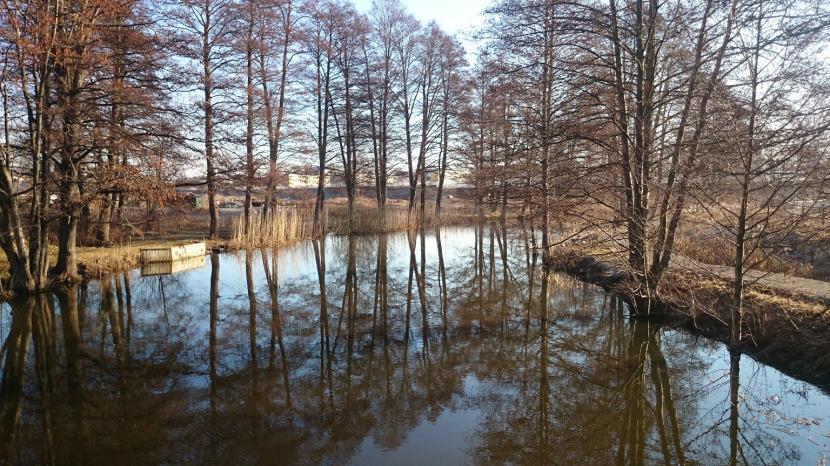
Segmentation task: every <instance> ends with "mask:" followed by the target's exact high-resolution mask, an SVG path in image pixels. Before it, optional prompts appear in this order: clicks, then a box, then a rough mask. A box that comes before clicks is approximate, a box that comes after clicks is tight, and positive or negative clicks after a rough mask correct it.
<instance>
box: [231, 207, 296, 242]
mask: <svg viewBox="0 0 830 466" xmlns="http://www.w3.org/2000/svg"><path fill="white" fill-rule="evenodd" d="M312 225H313V212H310V211H308V209H298V208H296V207H281V208H278V209H274V210H272V211H270V212H268V215H267V216H266V217H265V218H262V216H261V215H259V214H256V213H254V214H252V215H251V222H250V227H249V229H248V231H247V232H246V231H245V217H244V216H243V215H240V216H239V217H238V218H237V219H236V220H235V221H234V225H233V236H232V239H231V241H230V246H231V247H234V248H239V249H243V248H257V247H262V246H280V245H284V244H291V243H294V242H297V241H300V240H304V239H309V238H311V237H312V233H313V228H312Z"/></svg>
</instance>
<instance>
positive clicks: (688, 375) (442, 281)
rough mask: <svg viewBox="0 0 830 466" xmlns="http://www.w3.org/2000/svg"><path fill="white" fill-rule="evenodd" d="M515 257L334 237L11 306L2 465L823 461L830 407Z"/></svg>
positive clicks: (444, 245) (483, 235)
mask: <svg viewBox="0 0 830 466" xmlns="http://www.w3.org/2000/svg"><path fill="white" fill-rule="evenodd" d="M439 238H440V239H439ZM531 249H532V245H530V244H529V243H528V240H527V238H526V237H525V236H524V235H523V234H522V232H520V231H512V232H510V231H508V232H505V231H500V230H498V229H490V228H487V227H484V228H481V229H476V228H448V229H442V230H441V233H440V236H439V235H436V232H435V231H426V232H424V233H422V234H409V235H407V234H406V233H398V234H391V235H385V236H353V237H346V236H335V237H328V238H326V239H325V240H324V241H318V242H305V243H301V244H298V245H296V246H293V247H289V248H283V249H280V250H276V251H274V250H267V251H253V252H248V253H246V252H239V253H232V254H223V255H214V256H209V257H206V258H204V260H199V261H195V263H191V264H189V265H188V267H191V268H190V269H189V270H183V271H179V272H177V273H173V274H166V275H153V274H152V273H153V272H152V271H148V270H145V275H142V273H141V271H140V270H135V271H132V272H129V273H124V274H117V275H114V276H112V277H110V278H109V279H106V280H103V281H100V282H92V283H89V284H86V285H82V286H77V287H72V288H68V289H66V290H62V291H60V292H55V293H54V294H51V295H48V296H42V297H39V298H29V299H24V300H16V301H14V302H10V303H5V304H3V305H2V308H0V337H2V341H3V347H2V352H3V354H2V359H0V361H2V362H1V363H2V387H0V397H1V398H0V403H2V404H0V422H2V424H0V454H2V456H0V462H2V463H8V464H42V463H54V464H107V465H112V464H131V465H137V464H184V463H188V464H253V463H256V464H295V463H298V464H338V465H339V464H359V465H363V464H394V465H405V464H411V465H424V464H474V463H482V464H526V463H527V464H571V465H574V464H597V465H607V464H730V463H736V464H803V465H815V464H825V463H823V462H826V461H827V460H828V457H830V397H828V395H827V394H826V393H827V392H826V388H827V387H823V388H822V387H814V386H812V385H809V384H807V383H805V382H801V381H799V380H796V379H793V378H791V377H789V376H787V375H784V374H782V373H781V372H779V371H777V370H776V369H774V368H771V367H767V366H764V365H762V364H760V363H758V362H756V361H754V360H753V359H752V358H750V357H748V356H746V355H743V356H740V355H736V354H730V353H729V351H728V350H727V349H726V348H725V347H724V346H723V345H721V344H720V343H717V342H713V341H710V340H707V339H705V338H703V337H700V336H696V335H693V334H690V333H688V332H686V331H684V330H677V329H672V328H663V327H661V326H660V325H658V324H656V323H653V322H649V321H647V320H630V319H628V317H627V315H626V306H625V304H624V303H623V302H622V301H621V300H620V299H618V298H616V297H615V296H612V295H609V294H606V293H605V292H604V291H603V290H602V289H599V288H596V287H593V286H590V285H587V284H584V283H581V282H579V281H577V280H575V279H573V278H570V277H568V276H565V275H560V274H554V273H550V274H545V273H543V271H542V270H541V267H540V265H539V263H538V259H537V258H534V257H533V254H531V252H530V250H531Z"/></svg>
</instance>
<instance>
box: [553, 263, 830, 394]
mask: <svg viewBox="0 0 830 466" xmlns="http://www.w3.org/2000/svg"><path fill="white" fill-rule="evenodd" d="M552 266H553V268H554V269H555V270H559V271H563V272H566V273H568V274H570V275H573V276H575V277H577V278H579V279H581V280H584V281H586V282H589V283H593V284H596V285H599V286H601V287H603V288H605V289H606V290H608V291H612V292H614V293H618V294H620V295H621V296H623V297H624V298H625V299H626V301H627V302H628V303H629V305H630V306H632V307H635V308H639V309H645V308H647V307H648V308H650V314H649V316H650V317H649V318H653V319H657V320H660V321H661V322H664V323H667V324H669V325H672V326H677V327H684V328H687V329H690V330H692V331H695V332H699V333H700V334H702V335H703V336H705V337H708V338H712V339H715V340H718V341H721V342H723V343H725V344H728V343H729V335H730V326H729V321H730V306H731V289H730V287H729V284H728V283H727V282H726V281H725V280H724V279H723V278H721V277H718V276H712V275H711V274H705V273H698V272H689V271H682V272H681V271H675V270H673V271H671V272H670V273H669V274H667V276H666V277H665V279H664V283H663V284H661V286H660V290H659V293H658V294H659V298H658V299H656V300H652V301H651V302H649V303H645V302H644V301H643V300H642V299H641V298H640V297H638V296H635V294H634V293H632V289H633V288H632V286H631V282H632V280H631V276H630V274H628V273H627V272H625V271H623V270H620V269H619V268H617V267H615V266H614V265H613V264H610V263H608V262H604V261H602V260H599V259H597V258H595V257H593V256H571V257H566V258H558V259H556V260H555V261H553V262H552ZM745 300H746V303H745V307H746V311H745V313H744V316H743V324H742V335H743V337H742V340H741V343H740V344H738V345H737V347H736V348H735V349H737V350H738V351H740V352H741V353H744V354H746V355H748V356H750V357H752V358H754V359H756V360H758V361H759V362H761V363H763V364H766V365H769V366H772V367H774V368H776V369H778V370H779V371H781V372H784V373H786V374H787V375H790V376H792V377H795V378H797V379H800V380H803V381H805V382H808V383H811V384H813V385H815V386H817V387H819V388H821V390H823V391H824V392H825V393H830V337H829V336H830V311H828V308H827V305H826V303H825V301H824V300H821V299H819V300H810V299H805V298H803V297H800V296H794V295H792V294H787V293H785V292H782V291H781V290H773V289H769V288H765V287H760V286H757V287H754V288H752V289H750V290H748V291H747V293H746V297H745Z"/></svg>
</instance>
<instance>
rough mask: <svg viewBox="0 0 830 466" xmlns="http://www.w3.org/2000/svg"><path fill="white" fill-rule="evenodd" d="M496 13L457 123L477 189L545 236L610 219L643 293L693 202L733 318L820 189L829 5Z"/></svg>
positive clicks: (496, 9)
mask: <svg viewBox="0 0 830 466" xmlns="http://www.w3.org/2000/svg"><path fill="white" fill-rule="evenodd" d="M488 18H489V19H488V22H487V24H486V25H485V27H484V28H483V30H482V31H481V39H482V40H483V41H485V45H484V46H483V53H482V56H481V57H480V59H479V62H478V65H477V66H478V68H477V71H476V80H475V84H476V85H475V91H476V92H475V96H474V97H473V100H472V103H471V105H470V111H471V115H470V118H469V124H468V125H466V126H465V131H466V133H467V134H468V139H469V141H470V142H471V143H470V144H468V145H465V149H466V150H467V156H468V157H469V158H470V159H471V160H472V161H473V162H474V163H473V165H474V167H475V168H474V177H473V178H474V179H475V180H476V183H475V184H476V187H477V192H478V195H479V198H480V199H482V200H489V201H490V203H491V205H492V206H493V207H494V208H498V206H499V205H500V206H501V209H503V210H506V209H507V206H508V205H510V204H511V203H513V204H515V205H520V206H521V211H522V212H525V211H528V212H527V215H526V216H527V218H529V219H532V221H533V222H535V223H536V225H537V227H538V228H540V229H541V231H542V247H543V249H544V250H545V251H546V252H547V251H550V249H551V248H552V247H553V246H554V245H555V243H556V241H553V240H552V239H551V235H550V232H551V231H552V230H553V225H552V222H553V221H554V220H555V219H565V218H570V219H579V220H580V222H579V223H580V224H583V225H588V226H590V227H592V228H594V229H595V230H597V231H600V232H602V236H603V240H604V241H609V240H610V241H612V242H615V243H616V244H619V245H621V247H622V248H623V249H624V250H625V251H626V255H627V257H626V258H625V260H624V262H625V263H627V264H628V268H629V270H630V272H631V273H632V274H633V276H634V277H635V278H636V284H637V286H639V289H638V290H636V291H635V292H636V293H639V294H641V295H642V296H654V295H656V294H658V287H659V285H660V283H661V279H662V277H663V276H664V274H665V272H666V270H667V268H668V265H669V263H670V261H671V259H672V253H673V251H674V250H675V239H676V236H677V233H678V229H679V227H680V225H681V224H682V222H683V220H684V218H686V215H687V213H688V211H689V208H690V207H694V208H698V209H700V210H702V211H703V212H704V213H705V214H704V217H705V218H706V219H708V223H711V224H713V225H714V226H715V227H716V229H717V231H718V232H719V234H722V235H723V236H724V237H725V238H726V239H727V240H728V241H729V243H730V244H731V245H732V247H733V259H734V260H733V264H734V292H735V295H734V307H735V315H734V316H733V318H735V319H737V317H738V316H739V314H740V312H741V306H742V301H743V298H742V296H743V283H744V275H745V272H746V270H747V269H749V268H752V267H753V266H755V265H757V261H758V260H763V259H762V258H761V259H759V257H761V256H763V254H760V252H761V246H762V245H763V244H764V242H765V241H766V240H768V239H769V238H772V237H776V238H782V237H786V235H787V234H788V233H790V232H792V231H793V229H794V228H796V227H797V226H798V225H801V224H803V223H804V222H805V221H806V220H808V219H809V218H810V217H811V216H814V215H820V214H821V213H820V211H819V209H818V208H819V207H822V204H821V203H822V202H826V200H825V201H822V199H823V197H825V198H826V192H827V191H826V186H827V184H826V183H827V181H828V173H830V171H828V153H827V142H828V140H827V137H828V129H829V128H828V126H830V99H829V98H828V96H830V94H828V91H829V90H830V87H829V85H830V82H828V80H827V77H828V76H830V74H828V72H827V71H828V70H827V66H826V65H827V63H826V60H824V59H823V57H824V56H826V55H825V52H824V51H823V50H822V47H824V46H826V45H827V39H828V36H827V34H828V32H830V27H828V25H830V10H828V8H827V5H826V4H823V3H822V2H818V1H779V0H730V1H728V2H722V1H714V0H699V1H694V2H691V3H690V2H682V1H669V2H657V1H649V0H634V1H630V2H620V1H617V0H608V1H594V0H586V1H578V2H572V1H567V2H566V1H557V0H545V1H541V2H540V1H514V0H511V1H503V2H502V1H497V2H495V3H494V4H493V5H492V6H491V7H490V8H489V9H488ZM823 207H824V208H825V209H826V206H823ZM825 212H826V210H825ZM554 215H556V218H554ZM697 221H700V218H698V219H697ZM565 239H567V238H565ZM736 322H739V319H737V320H736ZM739 327H740V326H739V325H734V326H733V328H734V329H735V330H736V332H740V328H739ZM734 337H735V338H738V337H739V333H736V335H734Z"/></svg>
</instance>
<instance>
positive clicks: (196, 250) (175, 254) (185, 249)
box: [140, 243, 205, 264]
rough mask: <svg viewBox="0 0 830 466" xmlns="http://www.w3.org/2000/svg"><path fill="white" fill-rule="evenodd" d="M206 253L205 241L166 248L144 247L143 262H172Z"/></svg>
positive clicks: (142, 251)
mask: <svg viewBox="0 0 830 466" xmlns="http://www.w3.org/2000/svg"><path fill="white" fill-rule="evenodd" d="M204 255H205V243H190V244H183V245H179V246H170V247H166V248H142V249H141V254H140V258H141V263H142V264H147V263H150V262H172V261H178V260H182V259H189V258H191V257H201V256H204Z"/></svg>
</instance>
